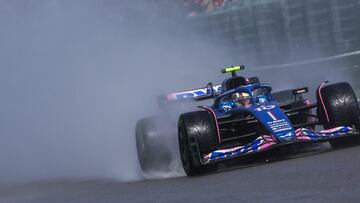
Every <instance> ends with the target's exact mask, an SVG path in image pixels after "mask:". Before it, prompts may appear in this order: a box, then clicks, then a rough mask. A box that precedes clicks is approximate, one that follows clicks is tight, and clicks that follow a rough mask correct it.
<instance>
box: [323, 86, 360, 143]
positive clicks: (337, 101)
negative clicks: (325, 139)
mask: <svg viewBox="0 0 360 203" xmlns="http://www.w3.org/2000/svg"><path fill="white" fill-rule="evenodd" d="M317 101H318V105H319V106H318V110H317V113H318V117H319V121H320V122H321V123H322V124H323V126H324V129H331V128H335V127H339V126H347V127H355V128H356V129H357V130H360V108H359V104H358V101H357V98H356V95H355V93H354V90H353V89H352V87H351V86H350V85H349V83H346V82H342V83H336V84H332V85H328V86H325V87H324V88H320V89H319V90H318V91H317ZM359 143H360V142H359V138H358V137H346V138H339V139H335V140H331V141H330V144H331V146H332V147H333V148H341V147H345V146H348V145H353V144H359Z"/></svg>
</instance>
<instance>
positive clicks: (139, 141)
mask: <svg viewBox="0 0 360 203" xmlns="http://www.w3.org/2000/svg"><path fill="white" fill-rule="evenodd" d="M158 120H159V119H157V118H156V117H152V118H144V119H141V120H139V121H138V122H137V124H136V128H135V136H136V149H137V155H138V160H139V164H140V168H141V170H142V172H143V173H145V174H146V173H148V172H149V171H156V170H158V169H159V168H161V167H163V165H164V164H165V165H166V164H167V163H169V162H170V160H171V153H170V149H168V146H166V143H164V137H163V133H162V132H161V130H160V129H159V128H158V125H159V124H158V122H157V121H158Z"/></svg>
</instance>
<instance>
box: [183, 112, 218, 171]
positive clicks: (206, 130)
mask: <svg viewBox="0 0 360 203" xmlns="http://www.w3.org/2000/svg"><path fill="white" fill-rule="evenodd" d="M178 137H179V148H180V157H181V161H182V164H183V168H184V171H185V173H186V175H187V176H195V175H202V174H206V173H209V172H213V171H216V169H217V166H216V164H210V165H203V164H202V163H201V159H202V158H201V156H203V155H205V154H208V153H210V152H212V151H213V150H215V148H216V146H217V144H218V137H217V129H216V125H215V120H214V117H213V115H212V114H211V113H209V112H207V111H196V112H190V113H186V114H182V115H181V116H180V118H179V122H178Z"/></svg>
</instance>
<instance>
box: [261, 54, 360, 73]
mask: <svg viewBox="0 0 360 203" xmlns="http://www.w3.org/2000/svg"><path fill="white" fill-rule="evenodd" d="M356 55H360V50H358V51H353V52H348V53H344V54H339V55H335V56H329V57H323V58H318V59H313V60H307V61H300V62H295V63H287V64H281V65H270V66H261V67H258V68H256V70H265V69H276V68H285V67H289V66H299V65H306V64H311V63H319V62H324V61H330V60H336V59H342V58H346V57H349V56H356Z"/></svg>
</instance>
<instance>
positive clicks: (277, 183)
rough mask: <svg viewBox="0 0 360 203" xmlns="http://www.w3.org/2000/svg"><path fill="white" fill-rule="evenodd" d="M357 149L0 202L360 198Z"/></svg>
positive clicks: (85, 185) (23, 189) (32, 187)
mask: <svg viewBox="0 0 360 203" xmlns="http://www.w3.org/2000/svg"><path fill="white" fill-rule="evenodd" d="M323 151H326V150H323ZM359 154H360V147H353V148H348V149H343V150H338V151H330V152H326V153H320V154H315V155H311V156H305V157H300V158H296V159H290V160H286V161H278V162H273V163H268V164H264V165H259V166H254V167H249V168H242V169H231V170H227V171H224V172H220V173H216V174H211V175H208V176H202V177H195V178H187V177H180V178H172V179H164V180H152V181H142V182H132V183H121V182H112V181H95V180H94V181H53V182H47V183H37V184H29V185H23V186H13V187H7V188H6V187H2V188H0V202H9V203H11V202H34V203H49V202H86V203H91V202H94V203H95V202H360V156H359Z"/></svg>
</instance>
